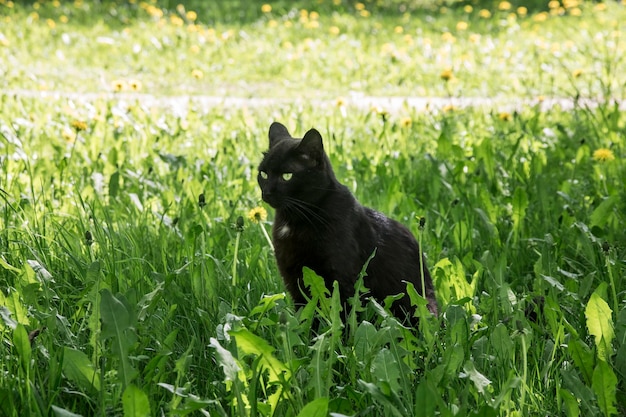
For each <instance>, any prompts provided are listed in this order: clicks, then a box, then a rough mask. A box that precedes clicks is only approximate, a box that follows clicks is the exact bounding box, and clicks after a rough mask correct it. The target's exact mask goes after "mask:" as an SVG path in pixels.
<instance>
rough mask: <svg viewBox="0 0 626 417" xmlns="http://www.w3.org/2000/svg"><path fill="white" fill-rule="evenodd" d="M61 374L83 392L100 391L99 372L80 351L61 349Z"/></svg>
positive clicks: (67, 348)
mask: <svg viewBox="0 0 626 417" xmlns="http://www.w3.org/2000/svg"><path fill="white" fill-rule="evenodd" d="M63 373H64V374H65V376H66V377H67V378H68V379H69V380H71V381H72V382H74V383H75V384H76V385H78V386H79V387H80V388H81V389H83V390H84V391H87V392H93V391H100V386H101V384H100V372H99V371H98V370H97V369H95V368H94V367H93V364H92V363H91V361H90V360H89V358H88V357H87V355H86V354H85V353H84V352H82V351H80V350H76V349H72V348H69V347H66V348H64V349H63Z"/></svg>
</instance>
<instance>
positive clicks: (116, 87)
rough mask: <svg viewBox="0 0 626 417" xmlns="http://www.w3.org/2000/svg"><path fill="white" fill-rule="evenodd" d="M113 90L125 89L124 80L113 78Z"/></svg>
mask: <svg viewBox="0 0 626 417" xmlns="http://www.w3.org/2000/svg"><path fill="white" fill-rule="evenodd" d="M111 86H112V87H113V91H115V92H116V93H117V92H120V91H123V90H125V89H126V82H125V81H124V80H115V81H113V82H112V83H111Z"/></svg>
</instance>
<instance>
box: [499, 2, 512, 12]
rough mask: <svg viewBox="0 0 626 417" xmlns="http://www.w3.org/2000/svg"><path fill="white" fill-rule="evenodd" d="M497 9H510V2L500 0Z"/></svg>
mask: <svg viewBox="0 0 626 417" xmlns="http://www.w3.org/2000/svg"><path fill="white" fill-rule="evenodd" d="M498 10H511V3H509V2H508V1H501V2H500V4H498Z"/></svg>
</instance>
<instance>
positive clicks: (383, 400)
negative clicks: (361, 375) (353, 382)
mask: <svg viewBox="0 0 626 417" xmlns="http://www.w3.org/2000/svg"><path fill="white" fill-rule="evenodd" d="M358 382H359V387H360V388H361V389H363V390H364V391H365V392H366V393H368V394H370V395H371V396H372V398H373V399H374V401H376V402H378V403H380V404H382V405H384V406H385V408H387V409H388V410H389V411H390V412H391V415H393V416H396V417H406V416H408V415H410V414H409V411H408V410H407V409H406V407H404V405H403V404H402V401H401V400H400V398H399V397H398V395H397V394H396V393H395V392H393V391H390V390H388V388H389V387H388V386H385V384H384V383H383V382H380V383H379V384H374V383H371V382H365V381H363V380H359V381H358ZM385 417H390V415H389V414H387V415H386V416H385Z"/></svg>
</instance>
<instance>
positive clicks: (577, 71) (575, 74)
mask: <svg viewBox="0 0 626 417" xmlns="http://www.w3.org/2000/svg"><path fill="white" fill-rule="evenodd" d="M581 75H583V70H581V69H580V68H578V69H575V70H574V71H572V77H574V78H578V77H580V76H581Z"/></svg>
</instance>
